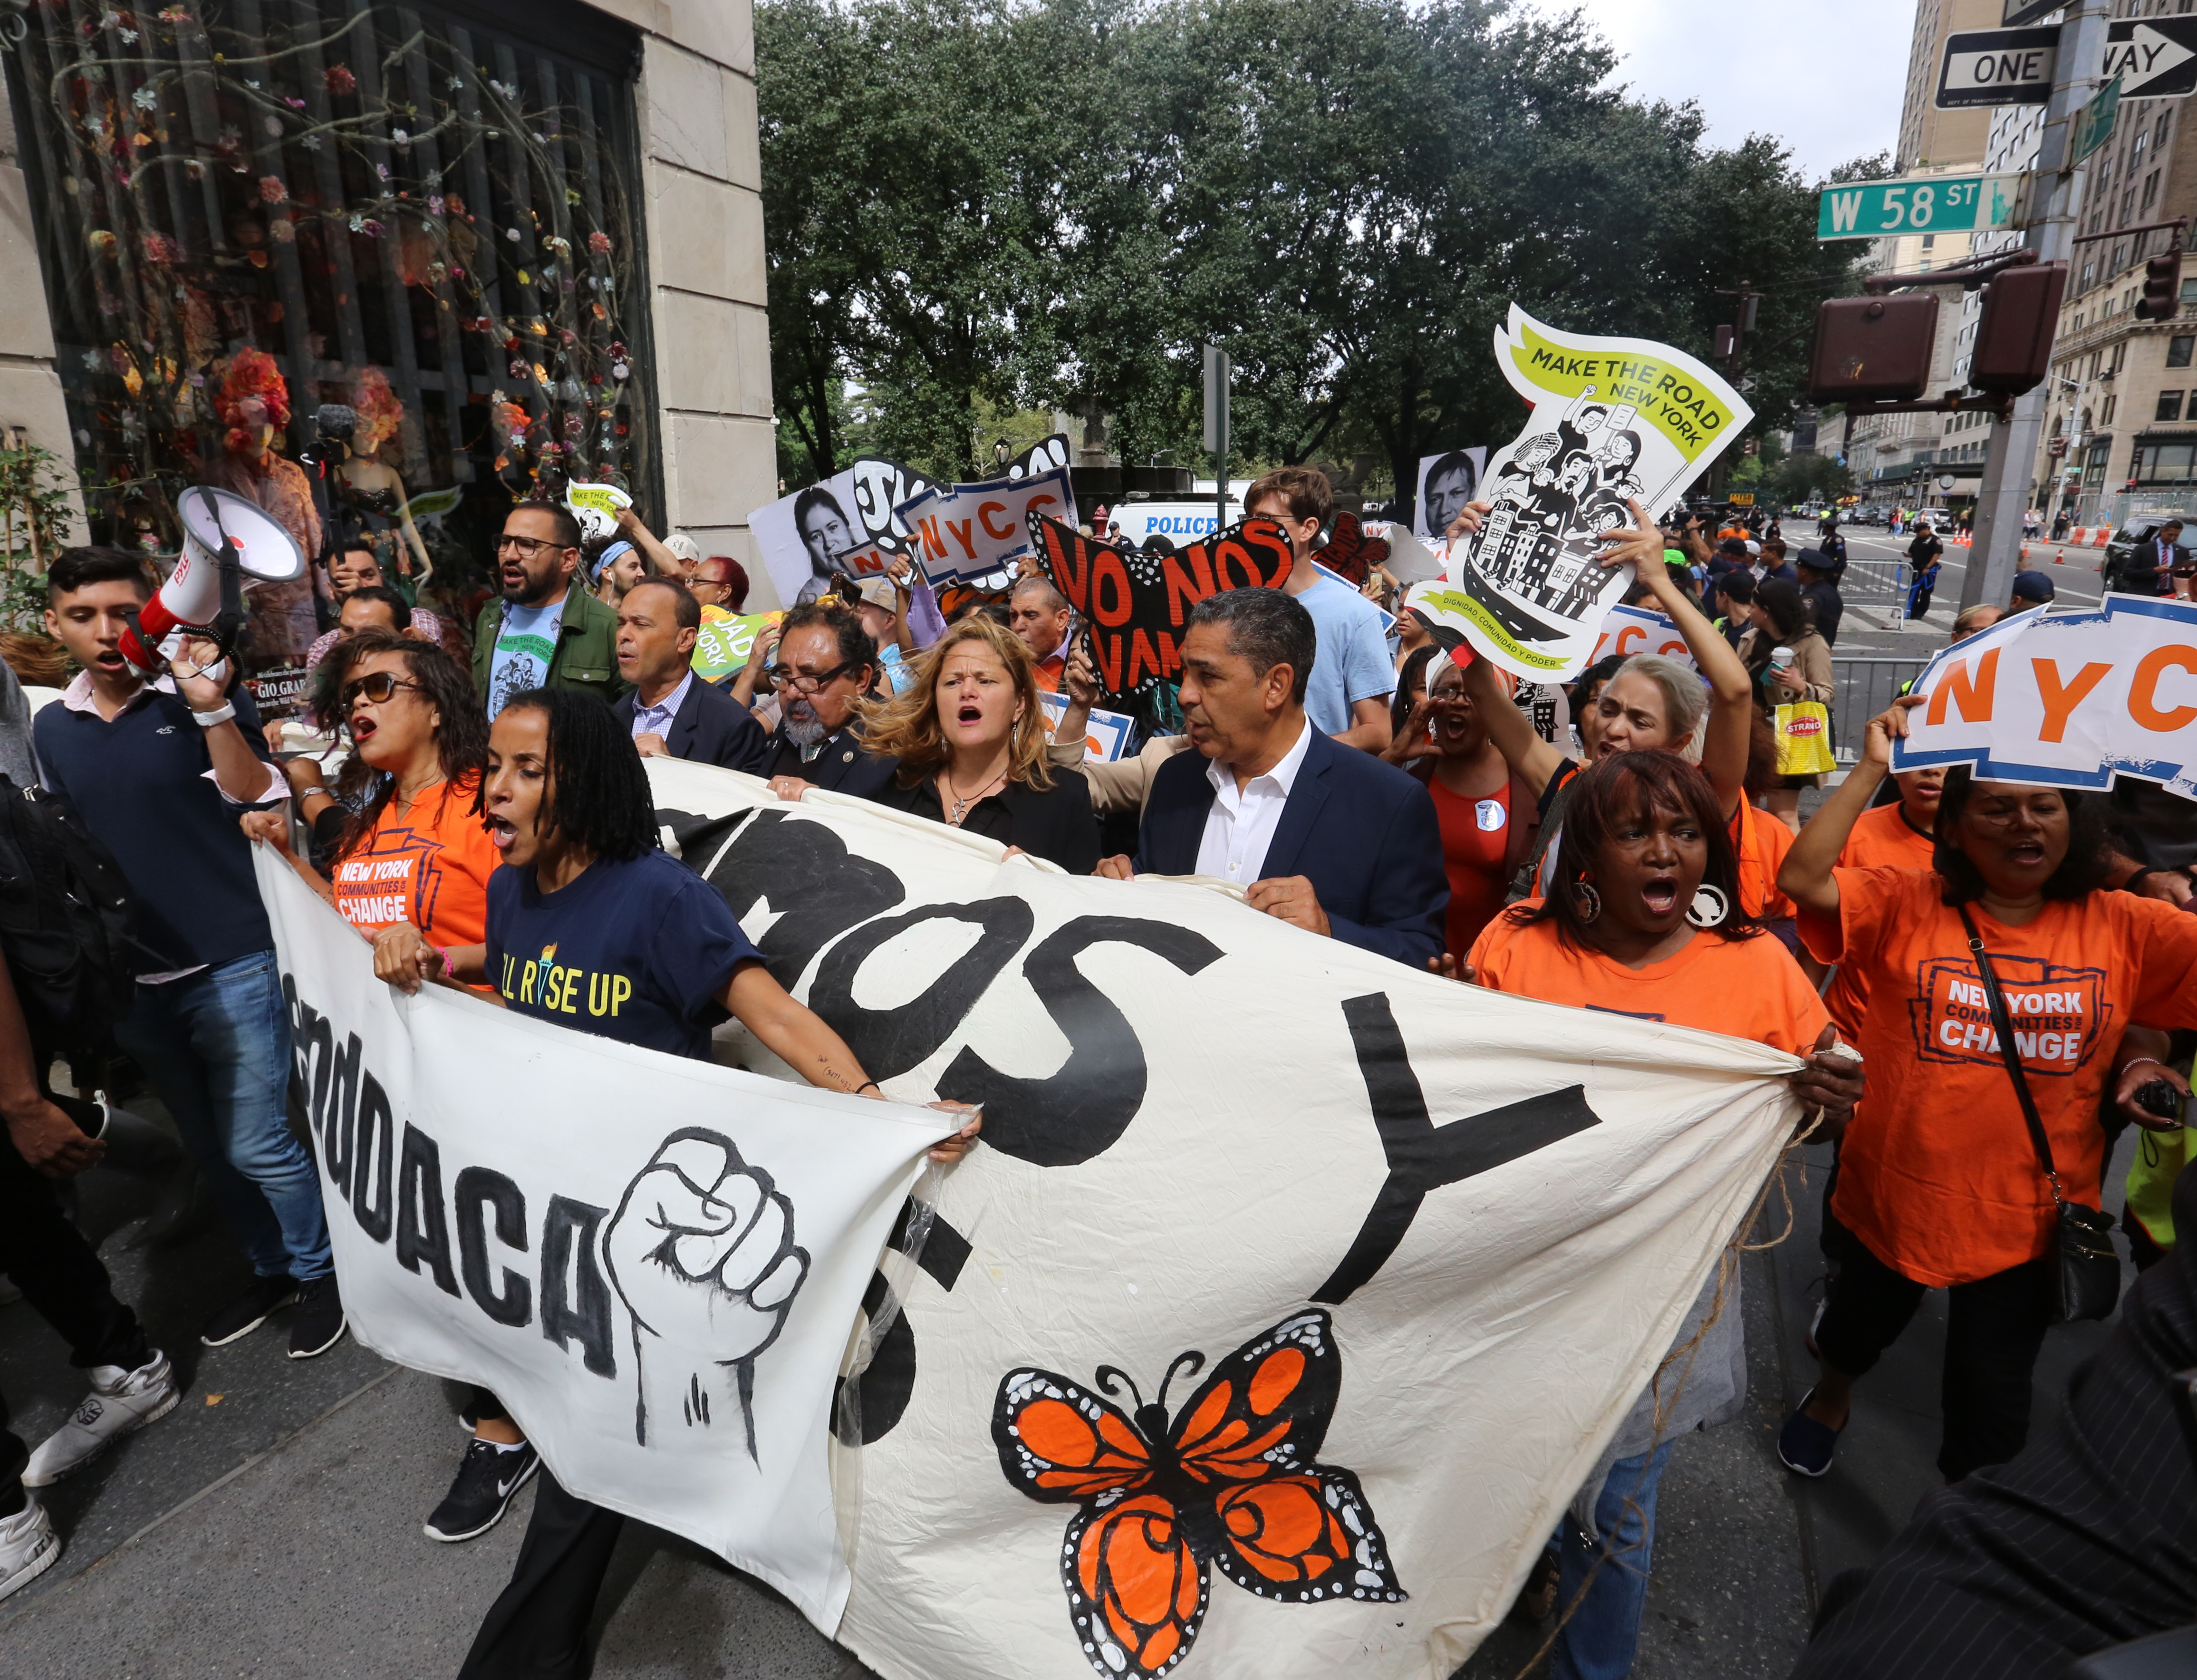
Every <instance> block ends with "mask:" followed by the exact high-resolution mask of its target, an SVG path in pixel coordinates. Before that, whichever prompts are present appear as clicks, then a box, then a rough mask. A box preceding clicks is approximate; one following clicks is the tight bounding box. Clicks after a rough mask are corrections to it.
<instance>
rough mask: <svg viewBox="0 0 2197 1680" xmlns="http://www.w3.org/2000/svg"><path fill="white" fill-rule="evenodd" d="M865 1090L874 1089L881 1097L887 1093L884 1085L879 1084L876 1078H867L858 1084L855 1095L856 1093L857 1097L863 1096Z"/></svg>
mask: <svg viewBox="0 0 2197 1680" xmlns="http://www.w3.org/2000/svg"><path fill="white" fill-rule="evenodd" d="M865 1091H874V1092H877V1093H878V1096H880V1097H882V1096H884V1094H885V1092H884V1086H881V1085H879V1084H878V1082H877V1081H876V1080H873V1079H866V1080H863V1081H862V1082H861V1084H860V1085H858V1086H855V1095H856V1096H857V1097H859V1096H861V1094H862V1093H863V1092H865Z"/></svg>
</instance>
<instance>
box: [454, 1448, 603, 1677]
mask: <svg viewBox="0 0 2197 1680" xmlns="http://www.w3.org/2000/svg"><path fill="white" fill-rule="evenodd" d="M624 1527H625V1519H624V1518H623V1517H622V1516H620V1515H618V1514H617V1512H615V1511H606V1510H605V1509H603V1508H602V1507H601V1506H600V1505H591V1504H589V1503H588V1502H587V1501H586V1500H584V1499H576V1498H573V1497H572V1496H571V1494H569V1493H567V1492H565V1490H564V1488H563V1487H562V1486H560V1485H559V1482H558V1480H557V1478H556V1477H554V1476H553V1475H551V1474H549V1470H548V1466H547V1465H544V1466H543V1467H542V1473H541V1474H539V1475H538V1476H536V1478H535V1480H534V1515H533V1517H532V1518H531V1519H530V1521H528V1523H527V1525H526V1538H525V1540H524V1541H522V1542H521V1543H520V1544H519V1561H518V1562H517V1563H516V1564H514V1565H513V1566H512V1571H511V1581H510V1584H508V1585H507V1586H506V1587H505V1588H504V1590H502V1592H501V1593H500V1594H498V1595H497V1596H496V1602H495V1603H493V1604H491V1605H490V1606H489V1611H488V1614H487V1616H486V1617H485V1618H484V1619H483V1620H482V1622H481V1627H480V1631H479V1632H478V1633H477V1634H475V1635H474V1636H473V1648H472V1650H470V1651H468V1652H467V1654H466V1665H465V1666H464V1667H463V1668H461V1669H460V1670H459V1671H458V1680H566V1677H568V1676H576V1675H580V1674H584V1673H586V1672H587V1666H588V1660H587V1633H588V1619H589V1618H590V1617H592V1616H593V1615H594V1613H595V1595H596V1594H597V1593H598V1592H600V1590H602V1584H603V1577H604V1575H605V1574H606V1573H608V1572H609V1570H610V1567H611V1552H612V1549H613V1548H614V1547H616V1546H617V1538H618V1534H619V1532H621V1531H622V1530H623V1528H624Z"/></svg>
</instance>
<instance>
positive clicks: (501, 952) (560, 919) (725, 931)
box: [488, 852, 762, 1060]
mask: <svg viewBox="0 0 2197 1680" xmlns="http://www.w3.org/2000/svg"><path fill="white" fill-rule="evenodd" d="M761 961H762V953H760V952H758V951H757V950H756V948H755V947H754V946H753V945H752V944H751V943H750V942H749V940H748V936H746V935H745V934H744V933H742V932H741V931H740V924H739V923H738V922H737V921H735V920H734V919H733V912H732V911H731V910H730V908H728V907H727V905H726V903H725V901H724V900H723V899H722V897H720V896H719V895H718V894H717V891H716V889H715V888H714V887H712V886H710V883H708V882H706V881H704V879H702V878H701V877H700V876H699V875H697V874H695V873H694V872H693V870H691V869H689V868H687V866H686V865H685V864H683V863H681V862H680V861H679V860H678V859H676V858H675V857H672V856H670V854H667V853H664V852H645V853H643V854H641V856H639V857H637V858H635V859H633V860H631V861H630V862H627V863H608V862H605V861H603V860H600V859H598V860H596V861H594V863H591V864H589V865H588V867H587V868H586V869H585V870H584V871H583V872H581V875H580V877H579V878H578V879H577V880H576V881H573V882H572V883H571V884H570V885H568V886H565V887H561V888H559V889H558V890H557V891H555V892H554V893H544V892H543V891H542V889H541V888H540V887H539V886H538V885H536V882H535V876H534V871H533V870H531V869H499V870H497V871H496V873H495V874H493V875H492V876H490V878H489V883H488V978H489V983H490V985H491V986H493V987H495V988H496V990H497V991H498V992H499V993H501V994H502V996H503V999H504V1001H505V1003H507V1005H510V1006H511V1007H512V1008H513V1009H514V1010H516V1011H518V1012H519V1014H521V1015H530V1016H533V1017H535V1018H536V1020H540V1021H554V1022H556V1023H557V1024H558V1025H559V1026H562V1027H577V1028H579V1030H580V1031H582V1032H583V1033H594V1034H597V1035H598V1036H600V1037H602V1038H606V1039H616V1040H618V1041H619V1042H620V1043H622V1044H637V1045H640V1046H643V1047H644V1048H646V1049H649V1050H661V1051H664V1052H666V1053H667V1054H669V1055H672V1056H688V1057H695V1058H696V1059H698V1060H699V1059H703V1058H706V1057H708V1055H709V1053H710V1029H711V1028H713V1027H716V1026H717V1025H718V1024H719V1023H720V1022H722V1021H723V1020H724V1019H725V1018H726V1017H725V1011H724V1009H723V1007H722V1005H720V1003H719V1002H718V999H720V998H721V997H722V995H723V994H724V990H725V986H726V984H727V982H729V981H730V980H731V979H732V977H733V970H735V969H737V968H739V965H741V964H742V963H747V962H761Z"/></svg>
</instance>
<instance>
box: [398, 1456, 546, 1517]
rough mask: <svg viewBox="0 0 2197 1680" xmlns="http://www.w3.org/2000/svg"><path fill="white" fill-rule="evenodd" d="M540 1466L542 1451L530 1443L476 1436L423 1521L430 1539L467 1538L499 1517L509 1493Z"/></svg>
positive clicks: (517, 1488)
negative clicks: (515, 1443)
mask: <svg viewBox="0 0 2197 1680" xmlns="http://www.w3.org/2000/svg"><path fill="white" fill-rule="evenodd" d="M541 1468H542V1455H541V1454H540V1453H538V1452H536V1451H535V1450H534V1448H533V1446H532V1445H530V1444H521V1445H518V1446H514V1447H510V1448H505V1447H500V1446H498V1445H496V1443H495V1442H494V1441H483V1440H476V1441H475V1442H474V1443H473V1444H472V1445H471V1446H469V1447H467V1449H466V1456H465V1457H463V1458H462V1459H461V1460H459V1461H458V1474H457V1479H456V1480H454V1481H452V1482H451V1484H450V1491H449V1492H448V1493H446V1494H444V1495H443V1503H441V1504H439V1505H438V1506H436V1507H435V1514H434V1515H432V1516H431V1517H429V1518H428V1519H427V1521H426V1534H427V1538H429V1539H431V1540H470V1539H472V1538H473V1537H474V1536H475V1535H476V1534H485V1533H487V1532H488V1531H489V1530H490V1529H491V1528H493V1527H495V1526H496V1524H497V1523H498V1522H500V1521H502V1518H503V1513H504V1510H505V1509H506V1508H507V1506H509V1504H510V1503H511V1496H512V1495H513V1494H514V1493H516V1492H519V1489H520V1488H522V1487H524V1486H526V1483H527V1479H528V1478H529V1477H530V1476H531V1475H533V1474H534V1473H535V1472H536V1470H538V1469H541Z"/></svg>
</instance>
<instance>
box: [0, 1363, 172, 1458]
mask: <svg viewBox="0 0 2197 1680" xmlns="http://www.w3.org/2000/svg"><path fill="white" fill-rule="evenodd" d="M178 1398H179V1396H178V1395H177V1391H176V1376H175V1373H174V1372H173V1371H171V1370H169V1369H168V1356H167V1355H166V1354H165V1353H161V1352H160V1351H159V1349H157V1348H155V1349H154V1353H153V1357H152V1358H151V1359H149V1360H148V1361H147V1362H146V1363H145V1364H142V1365H140V1366H138V1367H137V1369H136V1370H123V1369H122V1367H121V1366H119V1365H94V1366H93V1367H92V1368H91V1392H90V1393H89V1394H86V1395H85V1396H84V1402H83V1404H82V1405H78V1407H77V1409H76V1410H75V1411H72V1412H71V1413H70V1414H69V1421H68V1422H66V1423H64V1424H62V1425H61V1428H58V1429H56V1430H55V1431H54V1432H53V1434H50V1435H49V1436H47V1437H46V1439H45V1440H43V1441H42V1442H41V1443H39V1445H38V1451H36V1452H33V1453H32V1455H31V1462H30V1464H29V1465H28V1466H27V1467H26V1469H24V1471H23V1486H26V1487H48V1486H51V1485H52V1484H54V1483H55V1482H57V1481H59V1480H61V1478H62V1477H63V1476H65V1475H68V1474H71V1473H72V1472H74V1471H76V1470H79V1469H83V1468H84V1466H85V1465H86V1464H88V1463H90V1462H91V1461H92V1460H93V1459H95V1458H96V1457H98V1456H99V1455H100V1454H101V1453H102V1452H104V1451H106V1450H107V1447H108V1446H109V1445H112V1444H113V1443H114V1442H115V1441H117V1440H120V1439H121V1438H122V1437H123V1436H125V1435H126V1434H129V1433H130V1431H131V1430H132V1429H137V1428H143V1427H144V1426H145V1425H146V1424H148V1423H150V1422H153V1421H154V1419H155V1418H159V1417H165V1416H167V1415H168V1414H169V1413H170V1412H171V1411H174V1410H175V1409H176V1401H177V1399H178Z"/></svg>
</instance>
